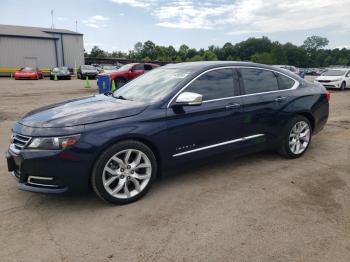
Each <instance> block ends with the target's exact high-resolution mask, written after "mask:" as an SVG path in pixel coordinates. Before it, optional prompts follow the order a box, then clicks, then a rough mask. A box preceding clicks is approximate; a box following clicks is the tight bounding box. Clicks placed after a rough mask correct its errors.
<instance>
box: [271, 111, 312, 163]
mask: <svg viewBox="0 0 350 262" xmlns="http://www.w3.org/2000/svg"><path fill="white" fill-rule="evenodd" d="M311 136H312V128H311V124H310V121H309V120H308V119H307V118H306V117H304V116H296V117H294V118H293V119H292V120H291V121H290V122H289V123H288V124H287V128H286V131H285V135H284V137H283V140H282V141H281V145H280V148H279V150H278V152H279V153H280V154H281V155H282V156H284V157H286V158H298V157H301V156H302V155H303V154H304V153H305V152H306V150H307V149H308V147H309V145H310V142H311Z"/></svg>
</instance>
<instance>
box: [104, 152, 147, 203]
mask: <svg viewBox="0 0 350 262" xmlns="http://www.w3.org/2000/svg"><path fill="white" fill-rule="evenodd" d="M151 174H152V165H151V161H150V159H149V158H148V157H147V155H146V154H145V153H143V152H141V151H140V150H137V149H126V150H122V151H120V152H118V153H117V154H115V155H114V156H112V157H111V158H110V159H109V160H108V161H107V164H106V165H105V167H104V169H103V174H102V183H103V186H104V188H105V189H106V191H107V192H108V193H109V194H110V195H111V196H112V197H115V198H119V199H128V198H131V197H134V196H136V195H138V194H139V193H140V192H142V191H143V190H144V189H145V187H146V186H147V184H148V183H149V182H150V179H151Z"/></svg>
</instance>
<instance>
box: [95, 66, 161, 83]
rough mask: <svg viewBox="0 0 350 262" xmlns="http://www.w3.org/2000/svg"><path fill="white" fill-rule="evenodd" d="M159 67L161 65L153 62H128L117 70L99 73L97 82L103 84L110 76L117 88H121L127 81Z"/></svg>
mask: <svg viewBox="0 0 350 262" xmlns="http://www.w3.org/2000/svg"><path fill="white" fill-rule="evenodd" d="M157 67H159V65H157V64H151V63H132V64H126V65H123V66H122V67H120V68H119V69H118V70H117V71H114V72H111V73H107V74H104V73H102V74H99V75H98V82H97V84H98V85H100V83H101V84H102V81H103V79H104V78H106V77H108V78H109V81H110V82H112V81H113V80H114V82H115V84H116V86H117V88H120V87H121V86H123V85H124V84H125V83H126V82H129V81H130V80H132V79H134V78H136V77H138V76H140V75H142V74H143V73H147V72H148V71H150V70H152V69H154V68H157Z"/></svg>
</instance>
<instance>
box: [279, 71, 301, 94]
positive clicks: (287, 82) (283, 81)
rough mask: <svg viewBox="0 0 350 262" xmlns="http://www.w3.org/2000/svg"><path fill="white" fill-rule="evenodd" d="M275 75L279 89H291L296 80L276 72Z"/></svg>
mask: <svg viewBox="0 0 350 262" xmlns="http://www.w3.org/2000/svg"><path fill="white" fill-rule="evenodd" d="M276 75H277V80H278V86H279V89H280V90H286V89H291V88H292V87H293V86H294V84H295V82H296V81H295V80H293V79H291V78H289V77H287V76H284V75H281V74H278V73H276Z"/></svg>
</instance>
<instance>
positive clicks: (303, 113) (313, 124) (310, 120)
mask: <svg viewBox="0 0 350 262" xmlns="http://www.w3.org/2000/svg"><path fill="white" fill-rule="evenodd" d="M298 115H301V116H303V117H305V118H307V120H309V122H310V124H311V128H312V131H314V130H315V125H316V122H315V117H314V116H313V115H312V114H311V113H310V112H300V113H298Z"/></svg>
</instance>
